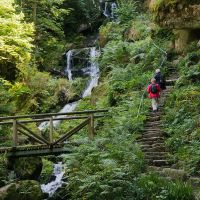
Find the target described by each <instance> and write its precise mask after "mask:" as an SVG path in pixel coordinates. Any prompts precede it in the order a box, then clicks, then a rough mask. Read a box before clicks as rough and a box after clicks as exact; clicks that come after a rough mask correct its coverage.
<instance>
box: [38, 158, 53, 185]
mask: <svg viewBox="0 0 200 200" xmlns="http://www.w3.org/2000/svg"><path fill="white" fill-rule="evenodd" d="M42 163H43V167H42V172H41V175H40V182H41V183H45V184H46V183H47V182H48V181H49V179H50V178H51V175H52V174H53V162H51V161H49V160H46V159H42Z"/></svg>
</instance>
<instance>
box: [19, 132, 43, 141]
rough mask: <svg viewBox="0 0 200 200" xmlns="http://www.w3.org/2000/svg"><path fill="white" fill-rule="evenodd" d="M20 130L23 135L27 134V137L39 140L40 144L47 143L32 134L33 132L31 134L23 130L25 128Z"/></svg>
mask: <svg viewBox="0 0 200 200" xmlns="http://www.w3.org/2000/svg"><path fill="white" fill-rule="evenodd" d="M18 131H19V132H20V133H22V134H23V135H25V136H27V137H29V138H31V139H33V140H35V141H36V142H38V143H39V144H45V143H44V142H43V141H41V140H40V139H38V138H36V137H34V136H33V135H31V134H29V133H26V132H25V131H23V130H21V129H19V130H18Z"/></svg>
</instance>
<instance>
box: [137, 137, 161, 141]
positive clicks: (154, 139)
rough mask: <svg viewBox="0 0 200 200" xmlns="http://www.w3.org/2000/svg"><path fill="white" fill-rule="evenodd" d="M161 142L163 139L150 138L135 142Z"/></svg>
mask: <svg viewBox="0 0 200 200" xmlns="http://www.w3.org/2000/svg"><path fill="white" fill-rule="evenodd" d="M163 140H164V137H151V138H148V139H146V138H144V139H143V138H142V139H139V140H137V142H150V141H153V142H155V141H163Z"/></svg>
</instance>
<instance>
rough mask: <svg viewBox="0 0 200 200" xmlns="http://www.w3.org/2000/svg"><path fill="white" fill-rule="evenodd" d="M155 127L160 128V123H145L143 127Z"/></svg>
mask: <svg viewBox="0 0 200 200" xmlns="http://www.w3.org/2000/svg"><path fill="white" fill-rule="evenodd" d="M149 126H150V127H156V126H158V127H160V126H162V123H161V121H156V122H154V121H153V122H146V124H145V127H149Z"/></svg>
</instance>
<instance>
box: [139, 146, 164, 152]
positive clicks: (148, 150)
mask: <svg viewBox="0 0 200 200" xmlns="http://www.w3.org/2000/svg"><path fill="white" fill-rule="evenodd" d="M142 151H143V152H144V153H145V152H151V151H165V147H159V146H158V147H152V148H143V149H142Z"/></svg>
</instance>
